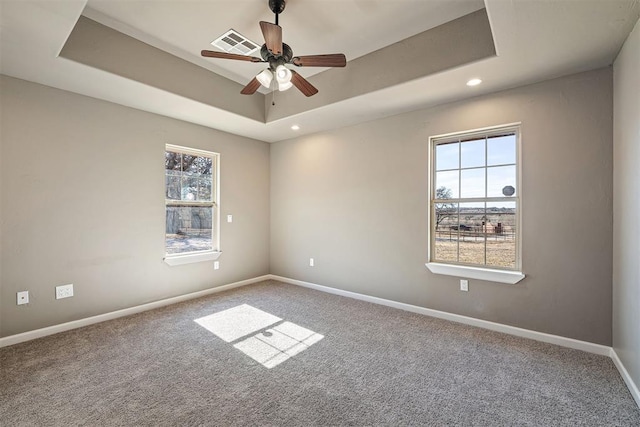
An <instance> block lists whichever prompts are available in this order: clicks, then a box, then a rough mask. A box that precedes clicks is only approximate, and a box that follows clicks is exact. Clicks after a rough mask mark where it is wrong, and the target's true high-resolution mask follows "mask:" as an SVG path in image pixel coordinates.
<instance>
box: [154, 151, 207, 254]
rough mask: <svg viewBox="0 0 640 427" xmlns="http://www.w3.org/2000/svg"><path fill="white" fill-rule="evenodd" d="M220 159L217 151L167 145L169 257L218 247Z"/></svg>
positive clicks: (166, 243) (166, 242) (166, 249)
mask: <svg viewBox="0 0 640 427" xmlns="http://www.w3.org/2000/svg"><path fill="white" fill-rule="evenodd" d="M218 163H219V155H218V154H217V153H212V152H208V151H202V150H195V149H190V148H186V147H180V146H176V145H167V146H166V148H165V207H166V209H165V217H166V222H165V252H166V256H167V257H171V256H177V255H188V254H194V253H198V254H199V253H206V252H214V251H218V250H219V247H218V246H219V237H218V190H217V187H218V169H219V164H218Z"/></svg>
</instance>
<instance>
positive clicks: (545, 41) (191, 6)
mask: <svg viewBox="0 0 640 427" xmlns="http://www.w3.org/2000/svg"><path fill="white" fill-rule="evenodd" d="M484 4H485V7H486V9H487V13H488V15H489V20H490V23H491V27H492V32H493V36H494V41H495V44H496V50H497V53H498V56H497V57H494V58H490V59H486V60H483V61H478V62H475V63H472V64H468V65H465V66H462V67H458V68H455V69H452V70H448V71H446V72H441V73H438V74H435V75H430V76H425V77H423V78H420V79H416V80H412V81H410V82H406V83H403V84H400V85H397V86H393V87H389V88H386V89H382V90H378V91H376V92H371V93H368V94H366V95H361V96H358V97H356V98H351V99H348V100H344V101H340V102H336V103H333V104H329V105H326V106H323V107H321V108H317V109H315V110H311V111H309V112H305V113H301V114H297V115H295V116H292V117H287V118H284V119H281V120H277V121H274V122H269V123H263V122H259V121H255V120H251V119H248V118H246V117H243V116H239V115H236V114H233V113H229V112H227V111H223V110H221V109H219V108H215V107H212V106H209V105H203V104H202V103H198V102H195V101H193V100H190V99H186V98H184V97H180V96H177V95H175V94H172V93H168V92H165V91H162V90H160V89H156V88H153V87H149V86H147V85H144V84H141V83H137V82H135V81H132V80H128V79H125V78H122V77H119V76H116V75H114V74H110V73H107V72H105V71H102V70H98V69H94V68H91V67H88V66H85V65H82V64H79V63H76V62H72V61H69V60H65V59H63V58H60V57H58V54H59V52H60V50H61V48H62V46H63V45H64V43H65V41H66V39H67V37H68V35H69V34H70V32H71V31H72V30H73V26H74V25H75V22H76V21H77V20H78V18H79V16H80V14H82V13H84V14H85V15H86V16H88V17H90V18H92V19H94V20H97V21H99V22H101V23H103V24H105V25H108V26H110V27H112V28H114V29H117V30H119V31H121V32H123V33H125V34H128V35H130V36H132V37H135V38H137V39H139V40H141V41H144V42H145V43H148V44H150V45H152V46H155V47H157V48H160V49H162V50H165V51H167V52H169V53H171V54H173V55H176V56H179V57H181V58H183V59H185V60H187V61H190V62H192V63H194V64H197V65H200V66H202V67H204V68H207V69H209V70H211V71H214V72H216V73H218V74H221V75H224V76H225V77H227V78H230V79H232V80H235V81H237V82H239V83H241V84H245V83H246V82H247V81H248V80H249V79H250V78H251V77H252V76H253V75H255V74H256V73H257V71H256V68H255V67H256V64H251V63H243V62H240V61H226V60H211V59H204V58H201V57H200V56H199V52H200V50H202V49H212V50H213V48H212V47H211V46H210V45H209V42H211V41H212V40H213V39H214V38H216V37H217V36H219V35H220V34H222V33H223V32H224V31H226V30H228V29H229V28H233V29H235V30H237V31H239V32H241V33H242V34H244V35H246V36H248V37H249V38H251V39H252V40H254V41H256V42H258V43H261V39H262V37H261V34H260V30H259V27H258V24H257V23H258V21H260V20H266V21H271V22H273V14H272V13H271V12H270V11H269V9H268V7H267V0H235V1H231V0H210V1H188V0H187V1H177V0H174V1H170V0H165V1H153V2H152V1H151V0H146V1H136V0H129V1H114V0H112V1H107V0H89V1H88V2H87V1H86V0H60V1H57V0H40V1H32V0H21V1H8V0H0V25H1V27H0V72H1V73H2V74H5V75H9V76H12V77H17V78H21V79H25V80H30V81H34V82H37V83H41V84H45V85H49V86H53V87H57V88H61V89H64V90H69V91H72V92H76V93H80V94H84V95H87V96H92V97H95V98H99V99H105V100H107V101H111V102H116V103H119V104H122V105H126V106H130V107H134V108H138V109H141V110H145V111H150V112H154V113H157V114H163V115H166V116H169V117H174V118H178V119H181V120H186V121H190V122H193V123H197V124H201V125H204V126H209V127H213V128H217V129H221V130H225V131H228V132H232V133H236V134H239V135H244V136H248V137H252V138H256V139H260V140H264V141H269V142H273V141H279V140H283V139H288V138H291V137H294V136H296V135H300V134H304V133H311V132H317V131H321V130H326V129H331V128H336V127H340V126H346V125H350V124H354V123H358V122H362V121H367V120H373V119H376V118H379V117H384V116H388V115H392V114H397V113H400V112H404V111H409V110H414V109H417V108H424V107H427V106H432V105H437V104H440V103H443V102H449V101H453V100H459V99H464V98H468V97H471V96H476V95H479V94H483V93H488V92H494V91H498V90H502V89H506V88H510V87H514V86H519V85H523V84H527V83H532V82H536V81H541V80H545V79H548V78H553V77H558V76H562V75H566V74H571V73H575V72H579V71H585V70H589V69H594V68H598V67H602V66H606V65H609V64H611V63H612V62H613V60H614V59H615V56H616V54H617V53H618V51H619V49H620V47H621V45H622V43H623V42H624V40H625V39H626V37H627V35H628V34H629V32H630V31H631V29H632V28H633V25H634V24H635V23H636V21H637V20H638V17H639V16H640V0H608V1H606V0H581V1H572V0H547V1H542V0H511V1H507V0H485V1H484ZM85 6H86V7H85ZM482 6H483V2H482V1H481V0H289V3H288V4H287V8H286V10H285V11H284V13H283V14H282V15H280V24H281V26H282V27H283V30H284V41H285V42H287V43H288V44H290V45H291V46H292V48H293V49H294V52H295V53H296V54H299V55H307V54H320V53H336V52H343V53H345V54H346V56H347V60H353V59H355V58H357V57H359V56H362V55H366V54H367V53H370V52H372V51H374V50H377V49H379V48H382V47H384V46H387V45H389V44H391V43H394V42H397V41H400V40H403V39H404V38H407V37H409V36H411V35H414V34H417V33H419V32H422V31H425V30H427V29H429V28H432V27H434V26H436V25H439V24H442V23H444V22H447V21H449V20H451V19H454V18H456V17H458V16H461V15H464V14H466V13H469V12H472V11H474V10H477V9H478V8H480V7H482ZM417 54H420V53H419V52H418V53H417ZM348 66H349V65H348V64H347V67H348ZM302 71H303V73H305V74H304V75H305V76H309V75H310V74H307V73H309V71H307V70H306V69H305V70H302ZM317 71H322V69H312V70H311V72H317ZM372 72H375V70H372ZM471 77H480V78H482V79H483V80H484V82H483V84H482V85H480V86H477V87H475V88H468V87H467V86H465V82H466V81H467V80H468V79H469V78H471ZM319 89H320V90H322V88H319ZM0 95H1V94H0ZM238 96H242V95H240V94H238ZM254 96H258V95H254ZM294 123H297V124H299V125H300V126H301V129H300V130H299V131H297V133H296V132H294V131H292V130H291V129H290V126H291V125H292V124H294Z"/></svg>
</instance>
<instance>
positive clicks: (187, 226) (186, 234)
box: [165, 206, 213, 254]
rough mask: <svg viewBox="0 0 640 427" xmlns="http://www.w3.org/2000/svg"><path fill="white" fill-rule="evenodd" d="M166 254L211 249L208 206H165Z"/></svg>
mask: <svg viewBox="0 0 640 427" xmlns="http://www.w3.org/2000/svg"><path fill="white" fill-rule="evenodd" d="M166 217H167V223H166V229H165V234H166V247H167V254H176V253H182V252H193V251H206V250H212V249H213V235H212V227H211V226H212V223H213V221H212V219H213V208H212V207H210V206H207V207H200V206H167V210H166Z"/></svg>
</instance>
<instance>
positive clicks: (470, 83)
mask: <svg viewBox="0 0 640 427" xmlns="http://www.w3.org/2000/svg"><path fill="white" fill-rule="evenodd" d="M480 83H482V80H480V79H471V80H469V81H468V82H467V86H478V85H479V84H480Z"/></svg>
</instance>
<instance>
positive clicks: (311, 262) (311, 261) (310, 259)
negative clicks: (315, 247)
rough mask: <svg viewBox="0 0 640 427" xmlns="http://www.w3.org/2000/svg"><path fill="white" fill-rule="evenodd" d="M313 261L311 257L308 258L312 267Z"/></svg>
mask: <svg viewBox="0 0 640 427" xmlns="http://www.w3.org/2000/svg"><path fill="white" fill-rule="evenodd" d="M313 265H314V262H313V258H309V267H313Z"/></svg>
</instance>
